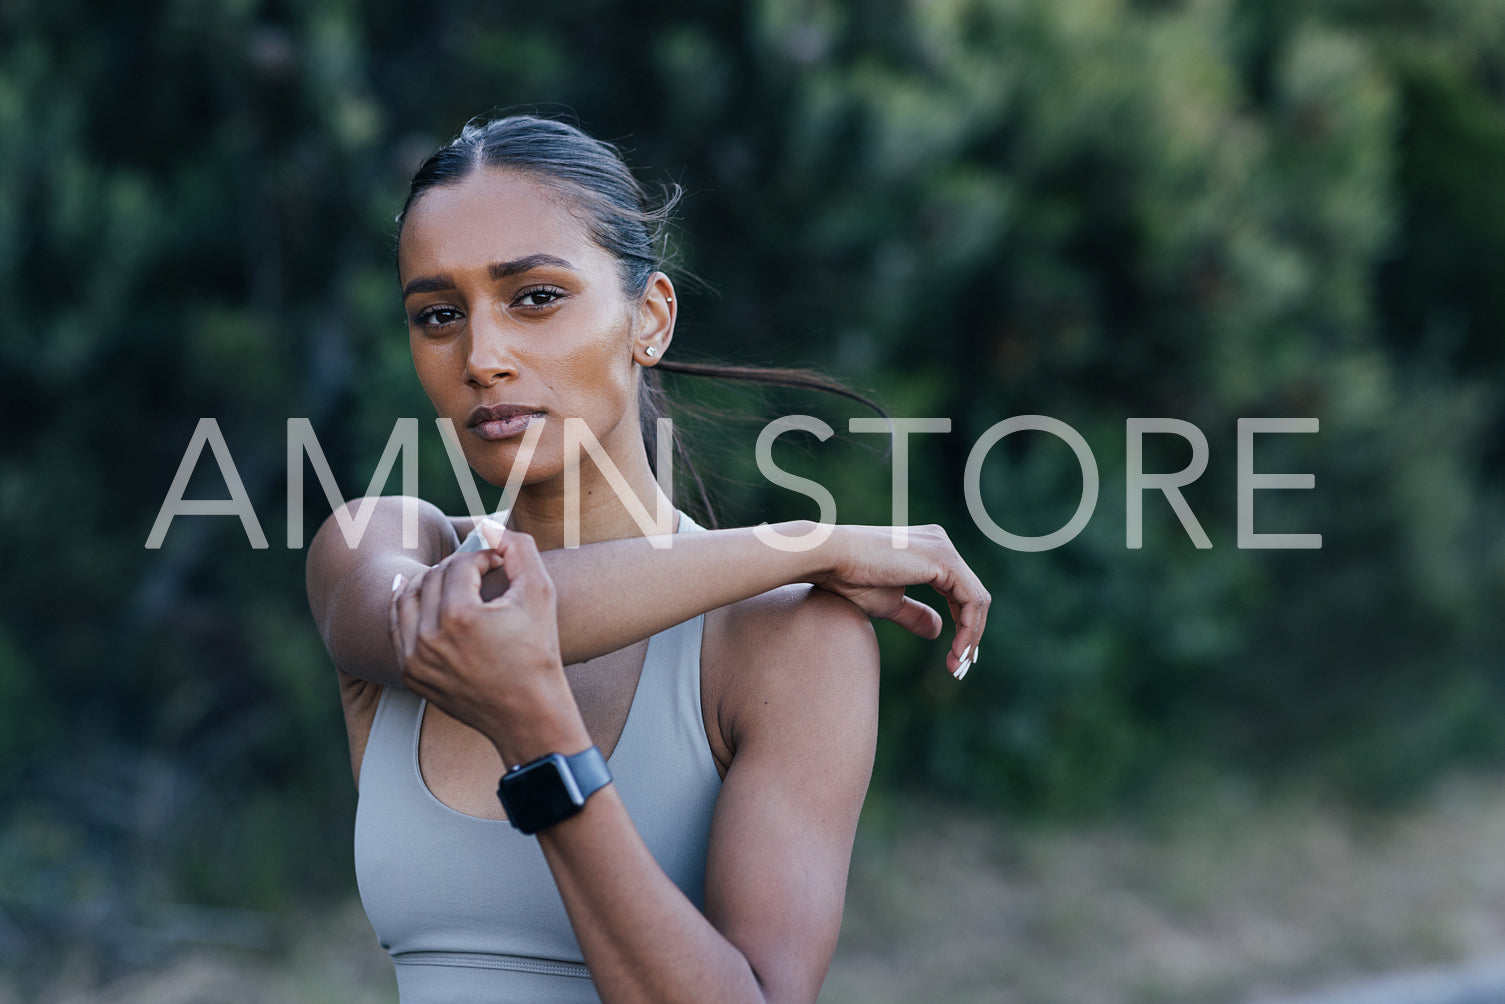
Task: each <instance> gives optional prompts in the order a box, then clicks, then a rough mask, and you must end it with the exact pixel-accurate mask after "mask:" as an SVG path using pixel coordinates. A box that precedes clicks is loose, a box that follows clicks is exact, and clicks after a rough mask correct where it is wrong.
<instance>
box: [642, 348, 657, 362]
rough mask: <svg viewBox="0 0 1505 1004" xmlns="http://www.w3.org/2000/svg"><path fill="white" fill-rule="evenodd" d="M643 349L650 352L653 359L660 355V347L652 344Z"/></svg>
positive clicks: (649, 354) (649, 356) (649, 355)
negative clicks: (657, 347)
mask: <svg viewBox="0 0 1505 1004" xmlns="http://www.w3.org/2000/svg"><path fill="white" fill-rule="evenodd" d="M643 351H644V352H646V353H648V358H649V359H652V358H653V357H654V356H656V355H658V349H656V348H654V347H653V346H652V345H650V346H648V347H647V348H646V349H644V350H643Z"/></svg>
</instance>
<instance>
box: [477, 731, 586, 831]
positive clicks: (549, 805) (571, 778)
mask: <svg viewBox="0 0 1505 1004" xmlns="http://www.w3.org/2000/svg"><path fill="white" fill-rule="evenodd" d="M610 783H611V771H610V770H608V769H607V767H606V758H605V757H604V756H602V755H601V751H600V750H599V749H597V748H596V747H594V746H592V747H591V748H590V749H587V750H584V751H583V752H580V753H575V754H572V755H570V756H565V755H564V754H562V753H550V754H549V755H548V756H542V757H539V758H538V759H537V760H534V761H532V762H531V763H525V764H519V765H518V766H516V767H513V768H512V769H511V770H509V771H507V773H505V774H503V775H502V780H501V783H500V784H498V785H497V788H496V797H497V798H499V799H501V801H502V808H503V809H505V810H506V811H507V820H508V822H510V823H511V824H512V826H513V828H514V829H516V830H520V831H521V832H523V833H530V834H531V833H537V832H538V831H539V830H543V829H547V828H548V827H550V826H553V825H554V824H555V823H558V822H562V821H563V820H566V819H569V818H570V817H571V816H573V815H575V814H576V813H577V812H579V811H580V810H581V809H583V808H585V800H586V799H587V798H589V797H590V796H591V795H592V794H594V793H595V792H596V791H597V790H599V789H600V788H602V787H604V786H605V785H607V784H610Z"/></svg>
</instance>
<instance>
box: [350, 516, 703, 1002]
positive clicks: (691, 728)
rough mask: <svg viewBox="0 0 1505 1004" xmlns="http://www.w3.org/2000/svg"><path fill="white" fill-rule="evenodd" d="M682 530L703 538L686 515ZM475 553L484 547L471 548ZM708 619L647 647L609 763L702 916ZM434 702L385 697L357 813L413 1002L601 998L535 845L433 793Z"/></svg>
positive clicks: (387, 936) (402, 980)
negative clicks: (424, 762)
mask: <svg viewBox="0 0 1505 1004" xmlns="http://www.w3.org/2000/svg"><path fill="white" fill-rule="evenodd" d="M679 529H680V531H681V532H684V531H686V530H695V529H699V528H698V527H696V526H695V524H694V523H692V522H690V520H689V519H688V518H686V517H684V516H681V517H680V526H679ZM473 537H474V535H473ZM478 546H480V544H479V538H478V537H474V539H473V540H472V539H470V538H468V539H467V540H466V542H465V544H463V545H462V547H464V548H465V549H466V550H474V549H475V548H476V547H478ZM702 622H703V618H700V617H697V618H695V619H693V620H689V621H685V622H684V623H682V624H679V625H676V626H675V627H672V628H670V629H669V630H667V631H663V632H661V633H659V634H656V635H654V636H653V637H652V638H651V639H649V642H648V653H647V656H646V658H645V659H644V661H643V673H642V676H641V677H640V678H639V680H638V686H637V691H636V692H635V693H634V695H633V698H632V705H631V708H630V710H629V711H628V715H627V723H626V725H625V726H624V727H623V729H622V736H621V738H620V739H619V740H618V741H617V745H616V748H615V749H614V750H613V751H612V754H611V758H610V760H609V761H608V763H609V765H610V767H611V772H612V776H613V783H615V785H616V786H617V791H618V793H619V794H620V796H621V798H622V802H623V803H624V804H625V805H626V807H627V811H628V813H629V814H630V815H631V816H632V819H633V822H634V823H635V824H636V825H637V829H638V832H639V833H640V834H642V837H643V840H644V842H645V843H646V844H647V845H648V849H649V850H650V851H651V852H652V853H653V856H654V858H655V859H656V860H657V861H658V863H659V865H660V866H661V867H662V868H663V869H664V872H665V873H666V874H667V875H668V876H669V878H670V879H672V880H673V881H674V883H675V885H677V886H679V888H680V889H681V890H682V891H683V892H684V893H685V895H686V896H688V897H689V898H690V900H691V901H692V902H694V903H695V905H696V906H699V907H701V908H702V909H703V908H704V892H705V861H706V846H707V844H708V842H709V838H710V829H711V813H712V810H713V809H714V808H715V804H716V796H717V794H718V793H719V792H720V790H721V779H720V776H719V775H718V774H717V772H716V762H715V760H714V759H713V757H712V756H711V749H710V745H709V743H708V742H707V740H706V735H705V724H704V719H703V718H702V716H701V706H700V639H701V631H702ZM426 704H427V702H425V701H424V700H422V699H421V698H419V697H417V696H416V695H414V694H413V693H411V692H410V691H407V690H402V689H399V688H393V687H386V688H383V690H382V693H381V698H380V700H379V702H378V703H377V707H376V715H375V718H374V719H373V721H372V724H371V735H370V738H369V739H368V741H367V743H366V751H365V754H364V756H363V758H362V761H361V776H360V797H359V800H358V801H357V804H356V814H355V873H356V881H357V883H358V884H359V887H360V894H361V902H362V903H363V904H364V905H365V907H366V915H367V917H369V918H370V920H371V926H372V927H373V928H375V929H376V934H377V938H378V940H379V941H380V942H381V945H382V947H383V948H385V949H386V950H387V951H388V953H390V954H391V956H392V962H393V964H394V966H395V968H396V971H397V988H398V993H399V994H400V995H401V998H402V1001H403V1004H439V1002H444V1004H449V1002H460V1001H465V1002H471V1001H529V1002H533V1001H539V1002H545V1001H559V1002H574V1001H598V1000H599V999H600V998H599V997H598V996H597V994H596V991H595V988H594V986H593V985H592V983H591V980H590V973H589V971H588V970H587V969H586V968H585V965H584V961H583V957H582V955H581V953H580V946H579V944H578V943H577V942H576V940H575V934H574V931H573V930H571V928H570V922H569V918H568V917H567V916H566V915H565V911H564V903H563V902H562V901H561V900H560V898H559V891H558V890H557V889H556V888H555V885H554V879H553V876H552V875H551V874H550V872H549V868H548V865H547V863H546V862H545V861H544V856H543V852H542V851H540V850H539V847H538V841H537V838H535V837H526V836H523V835H522V834H520V833H518V832H517V831H516V830H514V829H513V828H512V826H511V824H510V823H507V822H506V821H504V820H489V819H479V818H477V817H475V816H468V815H465V814H464V813H461V812H457V811H456V810H454V809H451V808H450V807H449V806H447V805H445V804H444V803H443V802H441V801H439V799H438V798H436V797H435V796H434V794H433V793H432V792H431V791H429V789H428V786H427V785H425V784H424V782H423V778H422V775H421V774H420V773H419V769H418V733H419V728H420V726H421V723H422V721H423V711H424V708H425V706H426ZM570 752H573V751H570Z"/></svg>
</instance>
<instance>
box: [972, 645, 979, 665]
mask: <svg viewBox="0 0 1505 1004" xmlns="http://www.w3.org/2000/svg"><path fill="white" fill-rule="evenodd" d="M979 647H980V646H977V645H973V646H972V665H974V666H975V665H977V650H978V648H979Z"/></svg>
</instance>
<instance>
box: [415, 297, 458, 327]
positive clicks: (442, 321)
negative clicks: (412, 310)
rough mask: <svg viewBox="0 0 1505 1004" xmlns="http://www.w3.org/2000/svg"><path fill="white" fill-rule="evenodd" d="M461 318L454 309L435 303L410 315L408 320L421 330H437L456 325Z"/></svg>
mask: <svg viewBox="0 0 1505 1004" xmlns="http://www.w3.org/2000/svg"><path fill="white" fill-rule="evenodd" d="M461 316H463V315H461V313H460V311H458V310H456V309H455V308H454V307H447V306H445V305H444V304H437V303H436V304H433V305H432V306H428V307H424V308H423V309H422V310H420V311H418V313H416V314H414V315H412V317H411V318H409V323H411V324H415V325H417V326H419V327H422V328H428V329H430V330H437V329H440V328H447V327H449V326H450V325H451V324H456V323H458V322H459V320H460V318H461Z"/></svg>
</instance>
